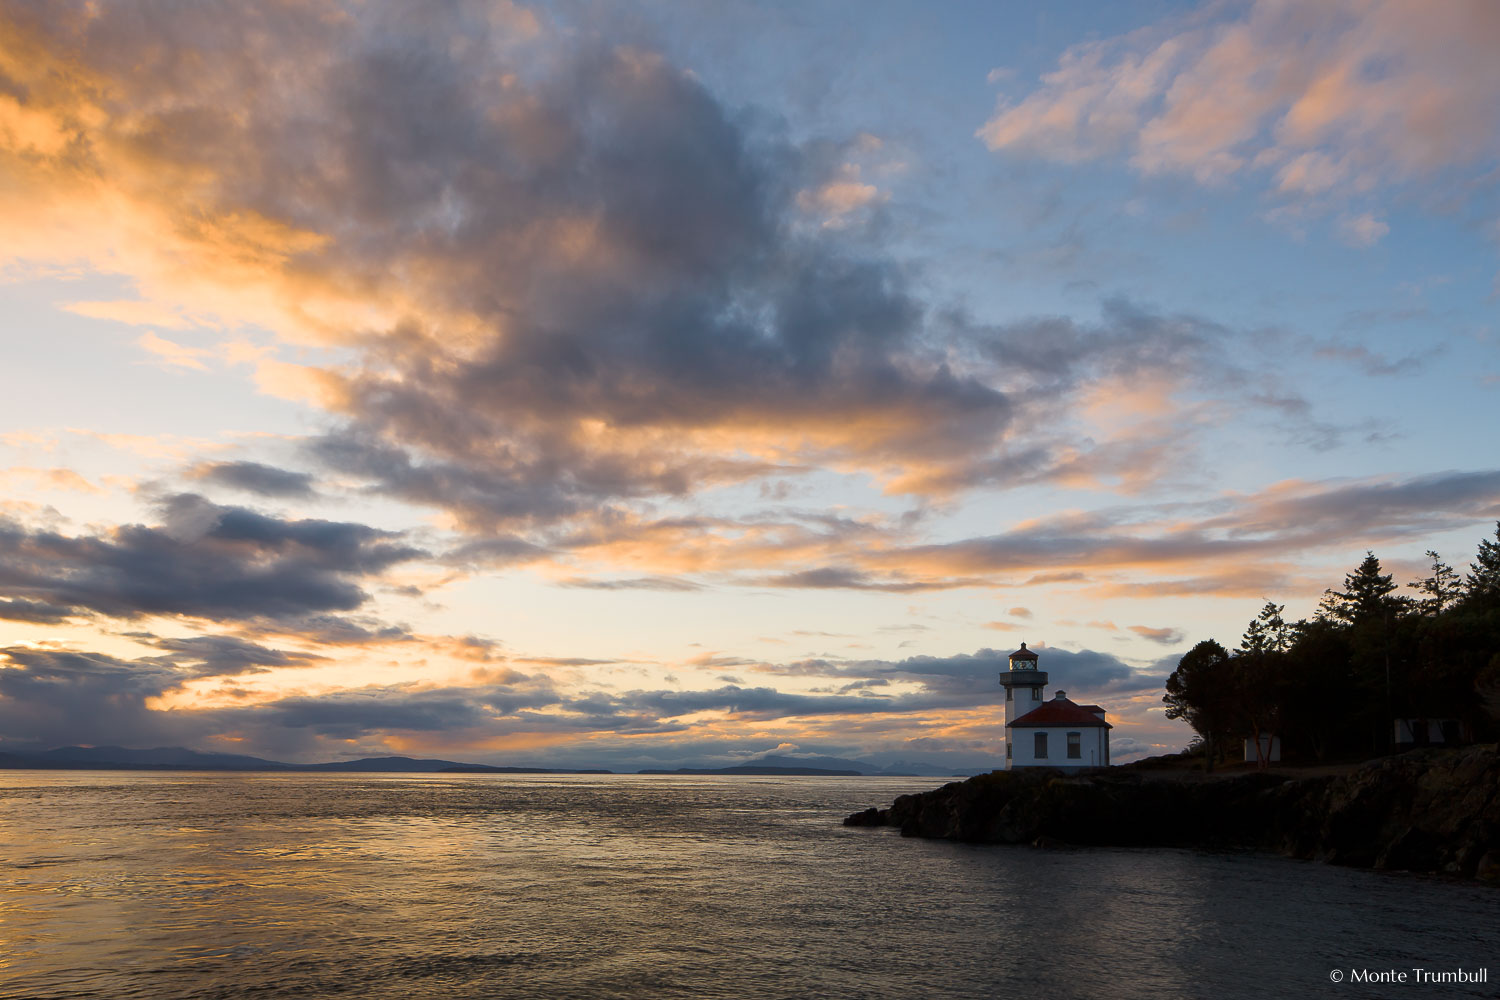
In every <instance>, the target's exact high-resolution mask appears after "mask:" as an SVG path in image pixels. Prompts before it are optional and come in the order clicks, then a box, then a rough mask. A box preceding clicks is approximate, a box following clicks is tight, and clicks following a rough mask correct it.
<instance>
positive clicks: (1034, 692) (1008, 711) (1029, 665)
mask: <svg viewBox="0 0 1500 1000" xmlns="http://www.w3.org/2000/svg"><path fill="white" fill-rule="evenodd" d="M1036 661H1037V655H1036V654H1035V653H1033V652H1032V651H1031V650H1029V649H1027V648H1026V643H1024V642H1023V643H1021V648H1020V649H1018V650H1016V651H1015V652H1014V653H1011V654H1010V669H1009V670H1002V671H1001V672H1000V686H1001V687H1003V688H1005V725H1006V726H1007V727H1009V726H1010V724H1011V723H1012V722H1015V721H1016V720H1017V719H1019V718H1020V717H1021V716H1023V715H1025V714H1026V713H1027V712H1030V711H1031V710H1032V709H1033V708H1037V707H1039V706H1040V705H1041V704H1042V688H1044V687H1046V686H1047V673H1046V671H1044V670H1038V669H1037V668H1036ZM1006 731H1007V732H1009V728H1007V730H1006ZM1010 760H1011V755H1010V754H1009V753H1008V752H1007V753H1006V755H1005V769H1006V770H1007V771H1008V770H1010V766H1011V765H1010Z"/></svg>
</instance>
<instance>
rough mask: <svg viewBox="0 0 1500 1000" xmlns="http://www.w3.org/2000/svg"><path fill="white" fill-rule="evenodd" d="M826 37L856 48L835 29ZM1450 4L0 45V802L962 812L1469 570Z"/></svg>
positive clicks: (37, 26)
mask: <svg viewBox="0 0 1500 1000" xmlns="http://www.w3.org/2000/svg"><path fill="white" fill-rule="evenodd" d="M851 22H857V23H851ZM1497 49H1500V5H1496V4H1493V3H1491V2H1489V0H1451V2H1445V3H1442V4H1437V5H1429V4H1415V3H1407V2H1401V0H1375V2H1356V0H1347V2H1345V0H1336V2H1327V3H1320V4H1316V5H1307V4H1298V3H1286V2H1280V0H1253V2H1245V3H1234V4H1228V5H1217V4H1214V5H1202V6H1200V5H1192V4H1180V3H1175V2H1165V0H1164V2H1160V3H1150V4H1144V5H1114V4H1082V5H1077V6H1072V5H1070V6H1067V7H1062V8H1059V7H1055V6H1052V5H1043V4H1035V5H1027V4H1019V5H1016V4H1006V5H994V4H973V5H967V6H965V5H957V6H947V5H939V6H937V7H931V8H924V7H921V6H919V5H911V4H896V3H890V4H887V3H871V4H863V3H862V4H859V5H837V4H814V5H802V4H792V3H788V4H770V5H753V6H752V5H718V4H710V5H694V4H686V3H643V4H636V5H623V4H592V3H578V4H574V3H558V4H539V5H536V6H527V5H523V4H519V3H508V2H495V3H458V4H452V5H440V4H426V3H424V4H406V3H378V2H377V3H347V4H346V3H340V2H336V0H308V2H286V3H255V4H226V5H214V4H155V3H149V2H135V3H130V4H116V3H110V2H102V3H84V2H77V3H74V2H65V0H57V2H47V3H29V2H21V0H0V307H3V318H0V328H3V330H4V348H3V355H0V357H3V370H4V372H5V376H6V377H5V385H6V391H5V392H4V393H3V394H0V751H4V750H6V749H8V748H15V749H45V748H51V747H57V746H63V745H69V744H88V745H98V746H103V745H121V746H128V747H157V746H184V747H191V748H195V749H198V750H203V751H222V752H231V753H239V754H253V755H256V756H261V757H268V758H274V759H278V760H286V761H300V762H310V761H323V760H335V759H341V758H348V757H364V756H371V755H378V754H408V755H413V756H429V757H441V758H445V759H460V760H466V761H476V762H484V763H493V764H535V765H546V766H558V767H594V768H612V769H616V770H636V769H639V768H657V767H677V766H680V765H687V764H693V765H707V766H722V765H726V764H732V763H738V762H743V761H745V760H747V759H753V758H755V757H757V756H762V755H766V754H770V753H775V754H777V755H781V756H793V757H795V756H798V755H803V756H811V755H827V756H835V757H841V758H859V759H871V760H878V761H880V762H882V763H886V762H895V761H919V762H926V763H929V764H933V765H940V766H945V767H946V766H951V767H953V768H955V769H972V768H985V767H990V766H999V764H1000V762H1001V761H1003V759H1004V755H1005V748H1004V727H1003V710H1004V694H1003V691H1002V689H1001V688H1000V687H999V686H998V684H997V682H996V677H997V672H998V671H1000V670H1001V669H1004V667H1005V656H1006V654H1007V653H1008V652H1010V651H1011V650H1013V649H1014V648H1016V646H1017V645H1018V644H1019V643H1020V642H1022V641H1025V642H1027V643H1028V644H1029V645H1030V646H1031V648H1033V649H1036V650H1038V651H1039V652H1040V653H1041V655H1042V669H1044V670H1046V671H1048V672H1049V674H1050V675H1051V677H1052V683H1053V684H1054V685H1055V686H1057V687H1060V688H1065V689H1066V690H1067V692H1068V694H1069V696H1070V697H1071V698H1073V699H1074V700H1075V701H1078V702H1080V703H1097V704H1099V705H1102V706H1105V707H1106V708H1107V709H1108V711H1109V713H1110V715H1109V718H1110V722H1111V723H1113V725H1114V726H1115V729H1114V730H1113V732H1112V735H1111V746H1112V748H1113V750H1112V752H1113V756H1114V759H1115V760H1116V762H1125V761H1128V760H1131V759H1135V758H1137V757H1141V756H1146V755H1149V754H1154V753H1162V752H1166V751H1168V750H1176V749H1179V748H1181V747H1182V746H1183V745H1184V744H1185V743H1186V742H1187V741H1188V739H1189V737H1190V736H1191V735H1192V734H1191V731H1190V730H1189V729H1188V728H1187V726H1186V725H1185V724H1183V723H1180V722H1169V721H1167V720H1166V719H1165V717H1164V715H1163V711H1162V709H1163V706H1162V703H1161V696H1162V685H1163V682H1164V680H1165V678H1166V676H1167V675H1168V674H1169V673H1170V672H1171V670H1172V668H1173V667H1174V666H1175V664H1176V663H1177V660H1178V659H1179V658H1180V657H1181V656H1182V654H1183V653H1184V652H1186V651H1187V650H1188V649H1189V648H1191V647H1192V646H1193V644H1194V643H1196V642H1198V641H1199V640H1202V639H1207V638H1211V637H1212V638H1217V639H1218V640H1219V641H1221V642H1223V643H1225V644H1228V645H1233V644H1234V643H1235V642H1237V641H1238V638H1239V636H1240V634H1241V632H1242V631H1243V630H1244V628H1245V625H1246V623H1247V622H1248V621H1249V620H1250V619H1251V618H1252V617H1254V615H1255V614H1256V612H1257V611H1258V610H1259V609H1260V607H1261V606H1262V605H1263V604H1264V603H1265V602H1266V601H1267V600H1273V601H1275V602H1277V603H1282V604H1285V605H1286V615H1287V617H1288V618H1289V619H1291V618H1298V617H1305V616H1308V615H1311V614H1312V612H1313V610H1314V608H1315V607H1316V605H1317V602H1318V598H1319V596H1320V595H1321V594H1322V592H1323V590H1324V588H1326V587H1330V586H1336V585H1338V584H1339V582H1340V581H1341V580H1342V578H1343V575H1344V574H1345V573H1346V572H1348V571H1349V570H1350V569H1352V568H1353V567H1354V566H1355V565H1356V564H1358V562H1359V561H1360V559H1361V558H1362V557H1363V555H1364V553H1365V552H1366V550H1373V551H1374V552H1376V553H1377V554H1378V555H1379V557H1380V559H1381V560H1382V563H1383V565H1384V567H1385V569H1386V571H1388V572H1392V573H1394V575H1395V579H1396V580H1397V581H1398V582H1400V583H1403V584H1404V583H1405V582H1406V581H1408V580H1412V579H1415V578H1417V577H1418V576H1420V575H1422V573H1423V572H1424V571H1425V569H1426V566H1427V563H1428V560H1427V559H1426V557H1425V556H1424V553H1425V552H1426V550H1429V549H1432V550H1436V551H1437V552H1439V553H1441V555H1442V556H1443V557H1444V558H1445V559H1447V560H1448V561H1449V562H1451V563H1452V564H1453V565H1454V566H1456V567H1458V568H1459V569H1460V570H1463V569H1464V568H1466V567H1467V564H1468V562H1469V560H1470V559H1472V558H1473V555H1474V550H1475V547H1476V545H1477V542H1478V541H1479V539H1480V538H1483V537H1487V536H1492V535H1493V531H1494V528H1495V522H1496V521H1497V519H1500V462H1497V457H1500V456H1497V449H1496V447H1495V438H1496V434H1495V427H1496V426H1497V424H1500V326H1497V311H1496V307H1497V300H1500V170H1497V157H1500V62H1497V60H1496V59H1495V58H1494V53H1495V51H1496V50H1497Z"/></svg>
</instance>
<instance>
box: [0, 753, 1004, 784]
mask: <svg viewBox="0 0 1500 1000" xmlns="http://www.w3.org/2000/svg"><path fill="white" fill-rule="evenodd" d="M0 768H31V769H50V770H108V771H152V770H156V771H169V770H170V771H365V772H395V773H408V774H442V773H467V774H613V773H614V772H613V771H609V770H606V769H604V768H564V767H499V766H496V765H493V764H470V763H465V762H462V761H455V760H428V759H424V758H419V757H363V758H360V759H359V760H344V761H330V762H328V763H326V764H287V763H284V762H282V761H278V760H266V759H265V758H263V757H249V756H245V755H243V754H232V753H200V752H199V751H197V750H188V749H187V748H185V747H155V748H153V749H150V750H136V749H131V748H129V747H59V748H57V749H55V750H41V751H35V750H27V751H20V750H16V751H9V752H0ZM984 771H985V769H979V770H949V769H946V768H943V767H940V766H937V765H933V764H920V763H910V762H907V761H896V762H895V763H893V764H890V765H889V766H881V765H879V764H876V763H873V762H871V761H860V760H847V759H845V758H842V757H786V756H777V755H771V756H766V757H757V758H755V759H754V760H751V761H747V762H745V763H743V764H733V765H729V766H727V767H715V766H712V765H708V764H703V765H699V766H692V767H680V768H675V769H672V768H657V769H648V770H642V771H640V772H639V773H641V774H762V775H764V774H814V775H816V774H822V775H848V776H853V775H864V776H884V777H920V778H927V777H967V776H970V775H974V774H983V773H984Z"/></svg>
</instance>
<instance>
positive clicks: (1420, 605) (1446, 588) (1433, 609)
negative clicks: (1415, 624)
mask: <svg viewBox="0 0 1500 1000" xmlns="http://www.w3.org/2000/svg"><path fill="white" fill-rule="evenodd" d="M1484 544H1485V543H1483V542H1481V543H1480V545H1481V549H1480V551H1481V553H1482V552H1483V548H1482V546H1483V545H1484ZM1427 558H1429V559H1431V560H1432V575H1431V576H1429V577H1427V579H1425V580H1413V581H1412V582H1411V583H1408V584H1407V586H1408V587H1410V588H1412V589H1413V590H1415V591H1418V592H1419V593H1421V595H1422V596H1421V597H1420V598H1418V599H1417V609H1418V610H1419V611H1420V612H1421V613H1422V614H1423V615H1426V616H1428V617H1433V618H1435V617H1437V616H1438V615H1440V614H1442V613H1443V612H1444V611H1445V610H1447V609H1448V608H1450V607H1452V606H1453V604H1454V603H1455V602H1456V601H1457V600H1458V599H1459V596H1460V595H1461V594H1462V593H1463V586H1462V583H1463V581H1462V580H1461V579H1460V578H1459V575H1458V574H1457V573H1455V572H1454V571H1453V567H1452V566H1449V565H1448V564H1447V563H1445V562H1443V560H1442V559H1441V558H1440V557H1439V556H1438V554H1437V553H1436V552H1434V551H1432V550H1431V549H1428V550H1427Z"/></svg>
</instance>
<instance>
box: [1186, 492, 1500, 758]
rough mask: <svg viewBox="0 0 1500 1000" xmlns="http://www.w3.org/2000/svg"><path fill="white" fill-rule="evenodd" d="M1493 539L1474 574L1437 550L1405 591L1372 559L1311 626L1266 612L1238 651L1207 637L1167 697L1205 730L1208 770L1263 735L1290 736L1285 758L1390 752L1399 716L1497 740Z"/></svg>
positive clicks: (1201, 737) (1498, 661)
mask: <svg viewBox="0 0 1500 1000" xmlns="http://www.w3.org/2000/svg"><path fill="white" fill-rule="evenodd" d="M1495 528H1496V541H1490V540H1489V539H1484V540H1482V541H1481V542H1480V543H1479V553H1478V555H1477V557H1476V558H1475V560H1474V561H1473V562H1472V563H1470V565H1469V572H1468V573H1467V574H1460V573H1459V572H1457V571H1456V570H1454V569H1453V567H1452V566H1450V565H1449V564H1448V563H1446V562H1444V561H1443V559H1442V558H1441V557H1440V556H1439V555H1438V554H1437V553H1436V552H1433V551H1431V550H1429V551H1428V552H1427V557H1428V558H1429V559H1430V560H1431V568H1430V570H1429V573H1428V575H1427V576H1426V577H1424V578H1422V579H1419V580H1413V581H1411V582H1410V583H1408V584H1406V586H1405V587H1404V588H1403V587H1401V586H1399V585H1397V583H1396V582H1395V581H1394V579H1393V578H1392V574H1389V573H1383V572H1381V566H1380V560H1379V559H1377V558H1376V557H1375V554H1374V553H1373V552H1366V553H1365V558H1364V560H1363V561H1362V562H1361V563H1360V564H1359V566H1358V567H1356V568H1355V569H1354V571H1353V572H1351V573H1349V574H1347V575H1346V576H1345V577H1344V586H1343V589H1342V590H1333V589H1329V590H1326V591H1324V593H1323V599H1322V601H1321V602H1320V603H1319V605H1318V609H1317V612H1316V613H1315V614H1314V615H1313V617H1311V618H1307V619H1303V620H1301V621H1296V622H1288V621H1286V620H1285V619H1283V617H1282V612H1283V611H1284V610H1285V605H1281V604H1277V603H1275V602H1274V601H1267V602H1266V605H1265V607H1263V608H1261V610H1260V613H1259V614H1258V615H1256V616H1255V618H1254V619H1253V620H1252V621H1251V622H1250V624H1249V626H1248V627H1247V628H1246V629H1245V634H1244V635H1243V636H1242V637H1241V639H1240V644H1239V648H1237V649H1234V650H1229V649H1226V648H1225V647H1224V646H1222V645H1220V644H1219V643H1218V642H1215V641H1214V640H1212V639H1206V640H1204V641H1203V642H1200V643H1198V644H1197V645H1196V646H1194V647H1193V648H1192V649H1191V650H1189V651H1188V653H1187V654H1186V655H1184V656H1183V657H1182V659H1181V660H1180V661H1179V662H1178V664H1177V669H1176V670H1174V671H1173V672H1172V675H1171V677H1169V678H1168V679H1167V685H1166V689H1167V690H1166V694H1165V696H1164V697H1163V698H1162V700H1163V701H1164V702H1166V705H1167V718H1169V719H1183V720H1185V721H1186V722H1187V723H1188V725H1190V726H1192V727H1193V730H1194V731H1195V732H1196V733H1197V734H1198V739H1197V740H1196V741H1195V743H1198V744H1201V749H1202V750H1203V752H1204V754H1205V759H1206V761H1207V763H1208V765H1209V766H1212V765H1213V762H1214V761H1216V760H1219V759H1222V758H1225V757H1230V756H1234V755H1236V754H1237V753H1238V749H1239V747H1240V741H1241V740H1243V739H1249V738H1251V737H1252V736H1253V735H1254V734H1261V733H1264V734H1269V735H1273V736H1276V737H1279V738H1280V739H1281V743H1282V747H1283V750H1284V753H1285V755H1286V756H1287V757H1297V758H1301V759H1317V760H1324V759H1327V758H1330V757H1332V758H1338V757H1346V756H1353V755H1360V754H1380V753H1385V752H1388V751H1389V750H1390V749H1391V748H1392V746H1393V745H1394V720H1396V719H1401V718H1405V719H1434V720H1436V719H1450V720H1454V721H1455V722H1456V723H1458V724H1459V727H1460V728H1462V729H1463V730H1464V731H1466V732H1468V733H1471V734H1472V736H1473V738H1475V739H1485V740H1488V739H1493V738H1495V735H1496V731H1497V726H1496V722H1495V715H1494V710H1495V709H1496V708H1497V707H1500V522H1497V523H1496V526H1495ZM1408 591H1410V593H1408ZM1257 752H1260V746H1259V741H1257ZM1262 763H1264V761H1262Z"/></svg>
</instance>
